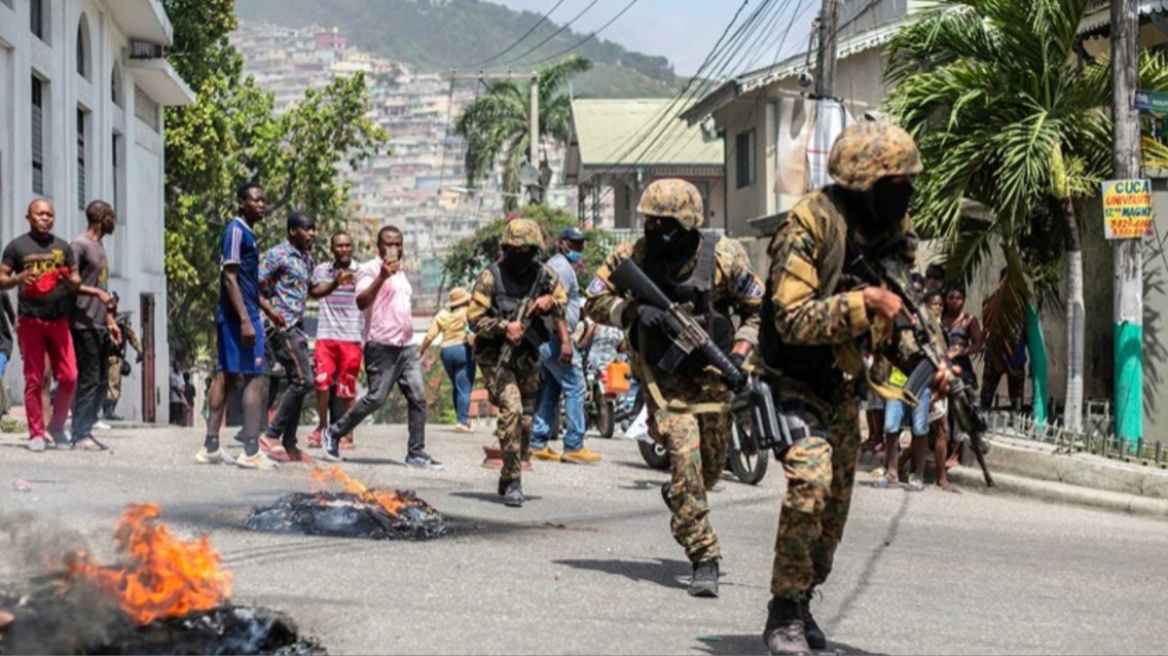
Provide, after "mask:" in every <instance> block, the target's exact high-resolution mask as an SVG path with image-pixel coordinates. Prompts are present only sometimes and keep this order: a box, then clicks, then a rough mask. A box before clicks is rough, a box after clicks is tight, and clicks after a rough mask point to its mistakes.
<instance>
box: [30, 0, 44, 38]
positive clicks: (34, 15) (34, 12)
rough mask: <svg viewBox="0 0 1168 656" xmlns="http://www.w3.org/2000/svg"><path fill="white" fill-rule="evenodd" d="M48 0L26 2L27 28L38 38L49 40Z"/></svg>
mask: <svg viewBox="0 0 1168 656" xmlns="http://www.w3.org/2000/svg"><path fill="white" fill-rule="evenodd" d="M47 4H48V0H29V2H28V29H30V30H32V33H33V34H35V35H36V37H37V38H38V39H40V40H41V41H44V42H45V43H48V42H49V8H48V6H47Z"/></svg>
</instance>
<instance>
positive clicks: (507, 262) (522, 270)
mask: <svg viewBox="0 0 1168 656" xmlns="http://www.w3.org/2000/svg"><path fill="white" fill-rule="evenodd" d="M538 257H539V251H537V250H535V249H534V248H528V249H525V250H520V249H518V248H504V249H503V268H504V269H506V270H507V273H510V274H511V275H513V276H515V277H516V278H520V279H522V278H526V277H527V276H528V275H529V274H530V273H531V272H532V271H534V270H535V265H536V263H537V259H536V258H538Z"/></svg>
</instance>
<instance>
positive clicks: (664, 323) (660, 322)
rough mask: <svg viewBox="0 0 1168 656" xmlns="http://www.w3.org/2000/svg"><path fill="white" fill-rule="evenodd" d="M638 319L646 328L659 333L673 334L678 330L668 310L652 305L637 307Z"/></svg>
mask: <svg viewBox="0 0 1168 656" xmlns="http://www.w3.org/2000/svg"><path fill="white" fill-rule="evenodd" d="M637 321H639V322H640V324H641V326H642V327H644V329H645V330H647V331H649V332H652V333H657V334H658V335H673V334H676V333H677V332H678V327H677V325H676V322H675V321H674V320H673V317H671V316H669V313H668V312H666V311H664V310H659V309H657V308H655V307H653V306H652V305H640V306H638V307H637Z"/></svg>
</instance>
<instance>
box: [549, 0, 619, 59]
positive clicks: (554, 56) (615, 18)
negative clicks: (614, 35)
mask: <svg viewBox="0 0 1168 656" xmlns="http://www.w3.org/2000/svg"><path fill="white" fill-rule="evenodd" d="M640 1H641V0H630V2H629V3H628V4H626V5H625V8H624V9H621V10H620V12H618V13H617V15H616V16H613V17H612V18H610V19H609V20H608V22H607V23H605V24H604V25H601V26H600V27H599V28H597V29H596V30H593V32H592V33H591V34H589V35H588V36H586V37H584V38H583V39H580V40H579V41H577V42H576V43H573V44H572V45H570V46H568V47H567V48H564V49H563V50H561V51H559V52H557V53H554V54H551V55H548V56H547V57H544V58H543V59H539V60H536V61H534V62H532V63H531V65H532V66H539V65H540V64H546V63H548V62H551V61H555V60H557V59H559V58H560V57H563V56H564V55H566V54H568V53H569V52H572V51H573V50H575V49H576V48H579V47H580V46H582V45H584V44H585V43H588V42H589V41H591V40H592V39H595V38H596V36H597V35H598V34H600V33H601V32H603V31H604V30H606V29H608V27H609V26H610V25H612V24H613V23H615V22H617V21H618V20H620V17H621V16H624V15H625V13H627V12H628V10H630V9H632V8H633V5H635V4H637V3H638V2H640Z"/></svg>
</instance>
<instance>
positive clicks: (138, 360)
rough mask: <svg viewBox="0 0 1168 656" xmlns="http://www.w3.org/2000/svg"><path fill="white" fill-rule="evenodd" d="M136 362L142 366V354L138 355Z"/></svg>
mask: <svg viewBox="0 0 1168 656" xmlns="http://www.w3.org/2000/svg"><path fill="white" fill-rule="evenodd" d="M136 361H137V363H138V364H142V354H141V353H139V354H138V359H137V360H136Z"/></svg>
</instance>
